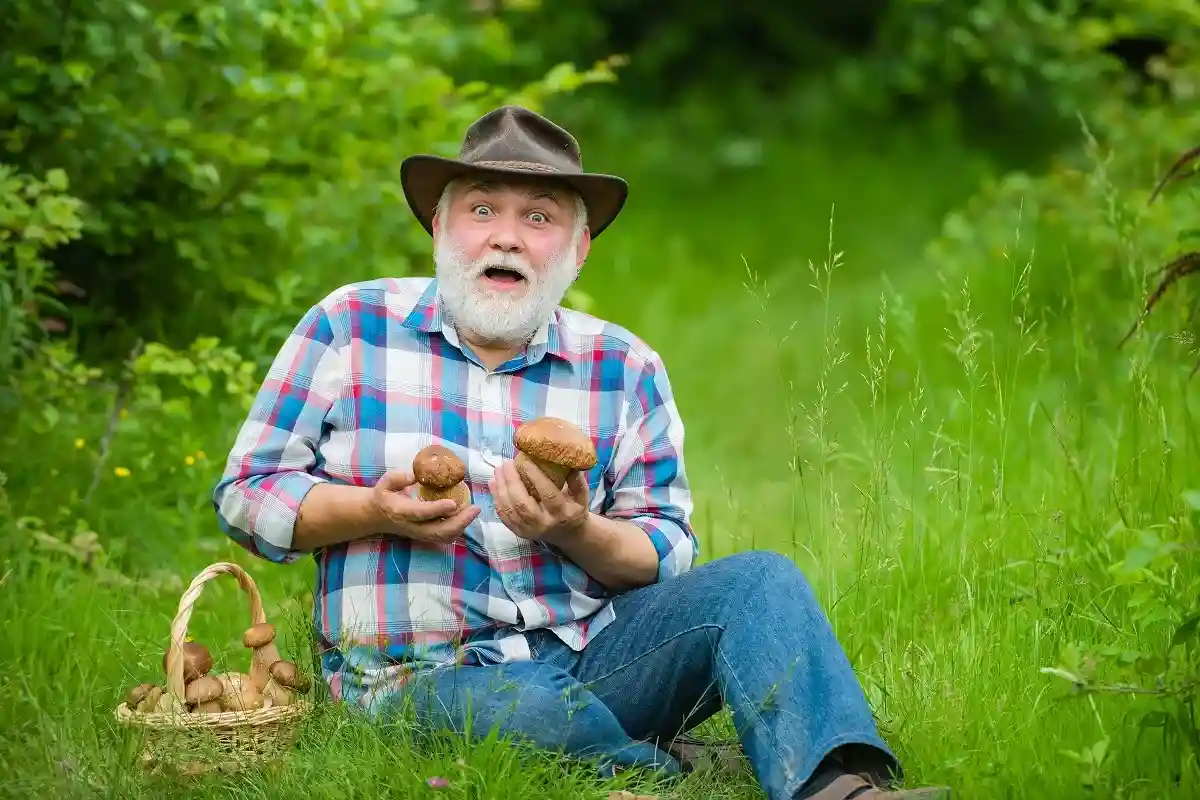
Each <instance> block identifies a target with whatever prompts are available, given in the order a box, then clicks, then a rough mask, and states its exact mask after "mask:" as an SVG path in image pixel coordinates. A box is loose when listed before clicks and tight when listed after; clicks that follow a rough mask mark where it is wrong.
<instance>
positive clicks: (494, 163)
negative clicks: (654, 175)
mask: <svg viewBox="0 0 1200 800" xmlns="http://www.w3.org/2000/svg"><path fill="white" fill-rule="evenodd" d="M467 174H480V175H485V174H490V175H493V176H497V177H502V176H514V175H515V176H518V177H530V176H533V177H537V178H549V179H551V180H554V181H559V182H561V183H563V184H565V185H567V186H569V187H571V188H572V189H574V190H575V191H577V192H579V194H580V195H582V196H583V201H584V203H585V204H586V206H587V212H588V228H589V230H590V231H591V235H592V238H593V239H595V238H596V237H597V236H599V235H600V233H601V232H602V231H603V230H604V229H605V228H607V227H608V226H609V224H611V223H612V221H613V220H614V219H616V217H617V214H619V213H620V212H621V208H622V207H623V206H624V205H625V199H626V197H628V195H629V187H628V185H627V184H626V183H625V180H624V179H622V178H618V177H616V176H615V175H602V174H598V173H593V172H584V171H583V167H582V160H581V159H580V155H579V143H578V142H576V141H575V137H574V136H572V135H571V134H570V133H568V132H567V131H566V130H564V129H563V128H560V127H559V126H558V125H555V124H554V123H553V122H551V121H550V120H548V119H546V118H545V117H543V116H542V115H541V114H537V113H535V112H533V111H530V110H529V109H527V108H522V107H521V106H503V107H501V108H498V109H496V110H495V111H491V112H489V113H487V114H485V115H483V116H482V117H480V118H479V119H477V120H475V122H473V123H472V124H471V127H469V128H467V135H466V137H465V138H464V139H463V143H462V147H461V148H460V149H459V152H458V158H456V159H454V158H442V157H441V156H433V155H414V156H409V157H408V158H406V159H404V162H403V163H402V164H401V165H400V184H401V186H403V187H404V197H405V199H406V200H408V205H409V208H411V209H412V211H413V214H415V215H416V217H417V221H418V222H420V223H421V226H422V227H423V228H425V230H426V231H427V232H428V233H430V234H432V233H433V213H434V211H435V210H436V209H437V203H438V200H440V199H441V196H442V190H443V189H445V188H446V184H447V183H449V182H450V181H452V180H454V179H455V178H458V177H461V176H463V175H467Z"/></svg>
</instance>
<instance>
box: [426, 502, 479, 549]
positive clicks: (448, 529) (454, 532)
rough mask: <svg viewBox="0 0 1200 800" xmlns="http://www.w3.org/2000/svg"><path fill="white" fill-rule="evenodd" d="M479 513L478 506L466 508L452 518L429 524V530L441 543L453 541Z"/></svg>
mask: <svg viewBox="0 0 1200 800" xmlns="http://www.w3.org/2000/svg"><path fill="white" fill-rule="evenodd" d="M479 511H480V508H479V506H467V507H466V508H464V509H462V510H461V511H459V512H458V513H457V514H455V515H454V516H452V517H449V518H447V519H444V520H439V521H437V522H431V523H429V530H430V531H431V532H432V533H433V535H434V536H435V537H437V538H438V539H439V540H441V541H444V542H451V541H454V540H455V539H457V538H458V537H459V536H460V535H461V534H462V533H463V531H465V530H466V529H467V526H468V525H470V524H471V523H472V522H474V521H475V518H476V517H478V516H479Z"/></svg>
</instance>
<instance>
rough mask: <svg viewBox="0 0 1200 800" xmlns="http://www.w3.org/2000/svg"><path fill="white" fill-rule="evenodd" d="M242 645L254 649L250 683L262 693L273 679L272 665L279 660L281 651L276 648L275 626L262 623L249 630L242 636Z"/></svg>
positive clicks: (251, 658)
mask: <svg viewBox="0 0 1200 800" xmlns="http://www.w3.org/2000/svg"><path fill="white" fill-rule="evenodd" d="M242 644H244V645H245V646H246V647H249V648H252V649H253V651H254V653H253V655H252V656H251V657H250V683H251V684H252V685H253V686H254V688H255V689H256V690H257V691H259V692H262V690H263V689H265V688H267V680H268V679H269V678H270V677H271V675H270V669H271V665H272V664H274V663H275V662H276V661H278V660H279V649H278V648H277V647H276V646H275V626H274V625H272V624H271V623H269V622H262V623H259V624H258V625H255V626H254V627H252V628H250V629H248V630H247V631H246V633H245V634H244V635H243V636H242Z"/></svg>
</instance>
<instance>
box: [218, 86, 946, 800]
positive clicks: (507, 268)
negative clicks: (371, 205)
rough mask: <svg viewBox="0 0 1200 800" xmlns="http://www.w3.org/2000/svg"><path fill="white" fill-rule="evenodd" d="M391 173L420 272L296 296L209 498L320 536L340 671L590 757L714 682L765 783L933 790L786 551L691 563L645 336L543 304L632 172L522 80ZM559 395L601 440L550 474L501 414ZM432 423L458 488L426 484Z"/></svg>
mask: <svg viewBox="0 0 1200 800" xmlns="http://www.w3.org/2000/svg"><path fill="white" fill-rule="evenodd" d="M401 181H402V183H403V186H404V191H405V195H406V198H407V200H408V203H409V206H410V207H411V209H412V212H413V213H414V214H415V216H416V218H417V220H418V221H419V222H420V224H421V225H422V226H423V227H424V228H425V230H426V231H427V232H428V233H430V234H431V235H432V236H433V238H434V241H435V248H434V257H435V261H436V267H437V269H436V277H435V278H401V279H382V280H376V281H369V282H363V283H355V284H351V285H348V286H344V287H342V288H340V289H337V290H335V291H333V292H332V293H331V294H329V295H328V296H326V297H325V298H324V299H322V300H321V301H320V302H319V303H317V304H316V305H315V306H313V307H312V309H311V310H309V312H308V313H307V314H306V315H305V316H304V318H303V319H302V320H300V322H299V324H298V325H297V326H296V328H295V330H294V332H293V333H292V335H291V336H290V338H289V339H288V340H287V342H286V343H285V344H284V346H283V349H282V351H281V352H280V353H279V355H278V356H277V358H276V359H275V361H274V364H273V365H272V367H271V369H270V371H269V373H268V374H267V376H266V379H265V381H264V383H263V385H262V388H261V390H260V392H259V394H258V396H257V399H256V401H255V403H254V406H253V409H252V410H251V412H250V416H249V419H248V420H247V421H246V422H245V424H244V426H243V427H242V429H241V431H240V433H239V435H238V437H237V440H236V442H235V444H234V445H233V449H232V452H231V453H230V454H229V459H228V463H227V466H226V471H225V474H224V476H223V478H222V479H221V481H220V482H219V484H218V485H217V487H216V490H215V496H214V503H215V507H216V511H217V513H218V517H219V519H220V522H221V525H222V527H223V529H224V530H225V531H226V532H227V533H228V535H229V536H231V537H232V538H233V539H234V540H235V541H237V542H238V543H240V544H241V545H242V546H244V547H245V548H246V549H247V550H248V551H249V552H251V553H253V554H254V555H256V556H259V557H262V558H265V559H268V560H270V561H273V562H277V563H287V562H291V561H294V560H295V559H297V558H300V557H301V556H302V555H304V554H312V556H313V558H314V560H315V561H316V573H317V574H316V602H315V605H314V625H315V629H316V633H317V636H318V641H319V644H320V646H321V648H322V651H323V653H322V663H323V670H324V677H325V680H326V681H327V682H328V684H329V686H330V689H331V691H332V693H333V695H334V696H335V697H336V698H340V699H343V700H345V701H348V702H352V703H355V704H358V705H360V706H361V707H362V708H363V709H365V710H366V711H368V712H370V713H373V714H377V715H380V716H388V715H391V714H394V713H395V712H396V710H397V709H399V708H400V707H402V706H408V707H411V708H414V709H415V712H416V715H417V719H418V720H420V721H421V722H422V723H424V724H425V725H428V726H430V727H431V728H434V729H443V730H452V731H457V732H460V733H462V734H465V735H474V736H483V735H487V734H488V733H489V732H490V731H492V730H494V729H496V728H498V729H499V731H500V733H501V734H503V735H506V736H512V737H513V738H514V739H519V740H524V741H526V742H531V743H532V744H534V745H536V746H540V747H545V748H553V749H556V750H557V749H560V748H561V749H562V750H563V751H564V752H565V753H566V754H568V755H571V756H574V757H577V758H588V759H595V760H597V761H598V762H599V763H600V764H601V766H602V767H604V768H605V769H606V770H607V771H608V772H611V770H613V769H620V768H627V767H633V766H642V767H652V768H657V769H660V770H663V771H665V772H666V773H669V774H677V773H679V772H680V770H681V768H683V767H684V766H685V765H681V763H680V761H681V759H680V758H676V757H675V755H673V753H674V754H680V755H682V751H681V750H680V749H679V748H678V746H677V737H678V736H679V735H680V734H682V733H684V732H686V731H687V730H688V729H690V728H691V727H692V726H694V725H696V724H697V723H699V722H700V721H702V720H704V719H706V718H707V717H710V716H712V715H713V714H714V713H715V712H716V711H718V710H719V709H720V708H721V707H722V706H726V707H729V708H730V709H731V710H732V712H733V718H734V721H735V723H736V727H737V729H738V732H739V739H740V742H741V745H742V748H743V750H744V752H745V753H746V755H747V757H748V759H749V762H750V765H751V766H752V768H753V770H754V773H755V775H756V776H757V778H758V780H759V782H760V784H761V785H762V786H763V787H764V789H765V791H766V793H767V795H768V796H769V797H771V798H800V797H803V798H816V799H817V800H848V798H852V797H855V798H860V800H872V799H873V798H880V799H882V798H883V797H885V796H886V797H894V798H900V797H918V796H919V797H933V796H943V795H942V794H941V793H940V792H939V793H937V794H936V795H935V794H934V793H933V792H932V791H929V790H922V791H921V793H919V794H918V793H916V792H913V791H908V792H890V791H887V790H886V789H884V788H877V787H881V786H883V785H884V784H885V783H887V782H888V781H890V780H892V779H893V778H894V776H896V775H898V774H899V764H898V763H897V761H896V759H895V757H894V755H893V754H892V752H891V751H890V750H889V749H888V747H887V746H886V745H885V743H884V742H883V741H882V740H881V739H880V737H879V735H878V732H877V730H876V727H875V724H874V721H873V718H872V715H871V711H870V709H869V708H868V706H867V703H866V700H865V698H864V696H863V692H862V690H861V688H860V687H859V685H858V682H857V680H856V678H855V675H854V672H853V671H852V669H851V666H850V664H849V662H848V660H847V658H846V656H845V654H844V653H843V651H842V649H841V648H840V647H839V645H838V642H837V640H836V639H835V638H834V635H833V631H832V629H831V627H830V625H829V622H828V621H827V619H826V617H825V615H824V613H823V612H822V610H821V609H820V607H819V606H818V604H817V602H816V601H815V599H814V596H813V593H812V591H811V590H810V588H809V586H808V584H807V583H806V582H805V579H804V577H803V576H802V574H801V573H800V571H799V570H798V569H797V568H796V567H795V566H794V565H793V563H792V562H791V561H790V560H788V559H786V558H784V557H782V556H780V555H776V554H773V553H766V552H748V553H741V554H738V555H734V556H729V557H727V558H721V559H717V560H715V561H712V562H711V563H708V564H705V565H703V566H698V567H694V566H693V562H694V559H695V558H696V554H697V553H696V550H697V548H696V538H695V535H694V533H693V531H692V529H691V525H690V521H689V514H690V512H691V509H692V502H691V497H690V495H689V488H688V481H687V478H686V474H685V471H684V466H683V423H682V421H681V420H680V418H679V414H678V410H677V408H676V405H675V401H674V398H673V397H672V394H671V386H670V383H669V381H668V379H667V373H666V369H665V367H664V365H663V362H662V360H661V358H660V357H659V355H658V354H657V353H656V352H655V351H654V350H653V349H652V348H651V347H650V346H649V345H647V344H646V343H645V342H643V341H642V340H640V339H639V338H638V337H636V336H635V335H633V334H632V333H630V332H629V331H627V330H625V329H623V328H621V327H619V326H617V325H614V324H612V323H610V322H607V321H604V320H601V319H597V318H595V317H592V316H588V315H586V314H582V313H579V312H576V311H570V310H567V309H564V308H562V307H560V305H559V304H560V302H561V300H562V298H563V296H564V293H565V292H566V290H567V288H568V287H569V286H570V285H571V283H572V282H573V281H574V280H575V278H576V277H577V275H578V273H579V270H580V268H581V267H582V265H583V263H584V260H585V259H586V258H587V255H588V251H589V248H590V247H591V243H592V240H593V239H595V238H597V237H599V236H600V234H601V233H602V232H603V231H604V230H605V229H606V228H608V226H609V225H610V224H611V223H612V221H613V220H614V219H615V218H616V217H617V214H618V213H619V212H620V210H621V208H622V207H623V205H624V203H625V199H626V193H627V188H626V184H625V182H624V181H623V180H622V179H620V178H616V177H612V176H608V175H599V174H590V173H585V172H583V171H582V169H581V164H580V153H579V148H578V145H577V143H576V141H575V139H574V138H573V137H572V136H571V135H570V134H569V133H568V132H567V131H565V130H563V129H562V128H560V127H559V126H557V125H555V124H553V123H552V122H550V121H549V120H547V119H545V118H544V117H542V116H540V115H538V114H535V113H533V112H531V111H529V110H526V109H523V108H519V107H512V106H509V107H504V108H500V109H497V110H495V111H493V112H491V113H489V114H487V115H486V116H484V117H482V118H481V119H479V120H478V121H476V122H475V123H474V124H473V125H472V126H471V127H470V129H469V130H468V131H467V133H466V138H465V141H464V143H463V146H462V149H461V151H460V154H459V157H458V158H457V159H446V158H439V157H434V156H413V157H411V158H409V159H408V160H406V161H405V162H404V164H403V165H402V167H401ZM541 416H552V417H558V418H560V419H565V420H567V421H569V422H571V423H573V424H574V425H575V426H577V427H578V428H579V429H580V430H581V431H583V432H584V433H585V434H586V435H587V436H588V437H590V439H591V440H592V441H593V443H594V444H595V449H596V452H597V455H598V463H596V465H595V467H593V468H592V469H590V470H588V471H587V472H586V473H585V472H575V473H572V474H570V475H569V477H568V478H567V480H566V481H565V484H564V485H562V486H555V485H554V483H553V482H552V481H550V480H549V479H548V478H545V476H543V475H541V474H540V473H538V472H537V471H536V470H535V471H534V472H533V474H532V479H533V480H534V486H533V488H534V489H536V495H537V496H539V497H540V501H538V500H534V499H533V496H532V495H533V494H535V493H531V492H530V491H529V490H528V489H527V488H526V486H525V485H524V483H523V482H522V478H521V477H520V476H519V474H518V472H517V469H516V468H515V466H514V461H513V458H514V456H515V451H514V445H513V435H514V431H515V429H516V427H517V426H518V425H520V424H521V423H522V422H525V421H528V420H530V419H532V418H535V417H541ZM435 443H436V444H440V445H442V446H444V447H446V448H448V449H449V450H450V451H452V452H453V453H455V454H456V455H457V456H458V457H459V458H461V460H462V461H463V462H464V464H465V465H466V482H467V485H468V487H469V489H470V491H471V495H472V502H471V504H470V505H469V506H467V507H465V508H462V509H461V510H456V509H457V508H458V507H457V506H456V505H455V502H454V501H452V500H438V501H436V502H434V501H427V500H422V499H419V498H418V496H417V495H416V493H415V491H414V490H413V484H414V478H413V473H412V464H413V459H414V456H415V455H416V454H417V452H418V451H419V450H421V449H422V448H423V447H425V446H426V445H429V444H435Z"/></svg>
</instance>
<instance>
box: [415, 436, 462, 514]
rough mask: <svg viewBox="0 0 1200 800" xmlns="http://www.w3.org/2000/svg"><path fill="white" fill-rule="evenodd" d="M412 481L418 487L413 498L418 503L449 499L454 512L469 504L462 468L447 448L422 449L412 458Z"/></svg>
mask: <svg viewBox="0 0 1200 800" xmlns="http://www.w3.org/2000/svg"><path fill="white" fill-rule="evenodd" d="M413 477H414V478H416V479H417V483H419V484H420V487H419V488H418V489H417V495H418V496H419V497H420V498H421V499H422V500H444V499H446V498H449V499H451V500H453V501H454V502H455V503H456V504H457V506H458V507H457V508H456V509H455V511H461V510H462V509H463V508H465V507H466V506H468V505H470V504H471V490H470V489H469V488H468V487H467V484H466V483H465V482H464V479H465V478H466V477H467V468H466V465H465V464H463V462H462V459H460V458H459V457H458V456H456V455H454V453H452V452H451V451H450V449H449V448H446V447H443V446H442V445H440V444H431V445H429V446H428V447H424V448H422V449H421V451H420V452H418V453H417V455H416V457H414V458H413Z"/></svg>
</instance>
